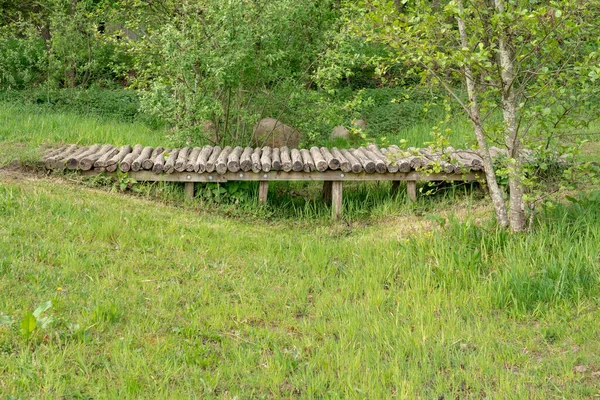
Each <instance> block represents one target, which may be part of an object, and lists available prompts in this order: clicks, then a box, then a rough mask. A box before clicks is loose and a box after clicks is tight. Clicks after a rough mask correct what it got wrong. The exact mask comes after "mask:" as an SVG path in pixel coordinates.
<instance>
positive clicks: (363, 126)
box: [352, 119, 367, 131]
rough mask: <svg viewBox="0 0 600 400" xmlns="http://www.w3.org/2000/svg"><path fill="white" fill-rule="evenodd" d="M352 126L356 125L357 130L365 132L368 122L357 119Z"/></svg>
mask: <svg viewBox="0 0 600 400" xmlns="http://www.w3.org/2000/svg"><path fill="white" fill-rule="evenodd" d="M352 125H354V127H355V128H356V129H361V130H363V131H364V130H365V129H367V121H365V120H364V119H355V120H354V121H352Z"/></svg>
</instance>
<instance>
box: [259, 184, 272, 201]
mask: <svg viewBox="0 0 600 400" xmlns="http://www.w3.org/2000/svg"><path fill="white" fill-rule="evenodd" d="M268 192H269V181H260V182H258V203H259V204H266V203H267V193H268Z"/></svg>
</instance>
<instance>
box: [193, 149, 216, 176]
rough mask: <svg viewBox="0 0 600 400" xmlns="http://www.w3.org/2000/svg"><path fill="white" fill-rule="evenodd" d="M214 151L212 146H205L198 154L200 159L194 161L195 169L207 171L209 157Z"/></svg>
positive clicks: (200, 171)
mask: <svg viewBox="0 0 600 400" xmlns="http://www.w3.org/2000/svg"><path fill="white" fill-rule="evenodd" d="M212 151H213V148H212V146H204V147H203V148H202V151H200V154H198V159H197V160H196V162H195V163H194V171H196V172H199V173H203V172H204V171H206V164H207V163H208V158H209V157H210V155H211V153H212Z"/></svg>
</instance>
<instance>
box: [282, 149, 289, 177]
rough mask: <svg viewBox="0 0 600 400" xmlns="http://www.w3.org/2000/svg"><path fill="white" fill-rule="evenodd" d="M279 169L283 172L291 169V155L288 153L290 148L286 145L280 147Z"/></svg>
mask: <svg viewBox="0 0 600 400" xmlns="http://www.w3.org/2000/svg"><path fill="white" fill-rule="evenodd" d="M281 169H283V170H284V171H285V172H290V171H291V170H292V156H291V155H290V149H288V148H287V147H286V146H283V147H282V148H281Z"/></svg>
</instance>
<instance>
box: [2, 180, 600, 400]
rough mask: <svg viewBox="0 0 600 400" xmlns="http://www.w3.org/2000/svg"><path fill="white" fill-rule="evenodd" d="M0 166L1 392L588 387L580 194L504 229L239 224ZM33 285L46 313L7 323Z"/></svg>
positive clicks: (592, 373)
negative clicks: (529, 228)
mask: <svg viewBox="0 0 600 400" xmlns="http://www.w3.org/2000/svg"><path fill="white" fill-rule="evenodd" d="M0 179H2V184H1V185H0V215H1V216H2V220H3V224H2V225H0V237H2V238H3V240H2V241H0V254H1V255H2V256H1V257H0V276H2V279H0V293H2V296H0V314H2V315H7V316H10V317H11V318H12V319H14V320H15V321H16V322H15V323H14V324H13V325H12V326H8V325H2V326H0V392H2V393H3V394H4V395H7V396H15V397H21V398H30V397H36V398H91V397H93V398H117V397H118V398H157V397H158V398H167V397H168V398H190V397H202V398H204V397H207V398H234V397H235V396H239V398H251V397H264V398H278V397H288V398H289V397H294V398H295V397H300V398H315V397H327V398H342V397H352V398H389V397H393V396H396V397H402V398H416V397H422V398H440V397H442V396H443V397H444V398H482V397H488V398H515V399H520V398H540V399H546V398H550V397H561V398H584V397H593V396H597V395H599V394H600V393H599V392H598V385H597V383H598V376H597V375H598V372H599V371H600V340H599V337H600V328H599V325H598V318H599V317H600V311H599V309H598V305H599V301H600V298H599V296H598V295H599V293H598V289H597V288H598V285H599V284H600V275H599V270H600V265H599V263H600V260H599V259H598V256H599V254H600V214H598V213H597V211H596V210H597V209H598V206H599V203H598V201H597V200H596V201H595V202H591V201H587V202H586V201H582V202H581V203H580V204H576V205H575V206H573V207H575V208H573V207H559V208H557V209H555V210H553V211H552V212H549V214H548V215H546V216H545V219H544V220H543V222H540V223H538V224H537V225H536V234H535V235H524V236H513V235H509V234H507V233H506V232H498V231H495V230H493V229H492V228H491V227H490V226H489V224H487V223H479V224H475V223H474V220H472V219H469V220H468V221H467V222H465V223H458V222H456V221H449V222H447V223H446V224H445V225H444V228H439V227H438V228H434V227H432V224H431V222H430V221H429V220H427V219H425V218H418V217H415V218H411V219H401V220H390V221H388V222H380V223H376V224H367V225H364V224H352V225H348V224H346V223H340V224H334V225H330V224H328V223H325V222H318V221H317V222H316V223H310V222H309V221H306V220H304V221H303V220H300V221H298V223H289V222H288V223H281V222H273V221H261V220H260V219H258V220H257V219H251V220H250V221H247V222H245V221H243V220H241V219H232V218H222V217H218V216H211V215H207V214H206V213H198V212H195V211H194V210H193V209H191V208H189V207H184V208H180V209H176V208H173V207H170V206H163V205H160V204H157V203H155V202H150V201H147V200H144V199H139V198H136V197H132V196H122V195H114V194H109V193H106V192H102V191H97V190H93V189H86V188H83V187H81V186H79V185H66V184H64V183H56V182H47V181H41V180H27V181H11V180H10V179H9V178H6V177H5V178H0ZM419 224H421V225H419ZM479 225H481V226H479ZM45 301H52V308H50V309H49V310H48V311H46V313H45V315H46V316H51V317H53V318H54V321H53V322H52V323H51V324H50V325H49V326H48V327H47V328H45V329H40V328H36V329H35V330H34V331H33V333H32V335H31V336H30V337H26V336H24V335H23V334H21V333H20V331H19V323H20V320H21V319H22V317H23V316H24V315H25V311H26V310H30V311H33V310H34V309H35V308H36V307H37V306H38V305H39V304H41V303H42V302H45Z"/></svg>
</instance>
